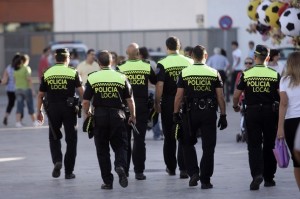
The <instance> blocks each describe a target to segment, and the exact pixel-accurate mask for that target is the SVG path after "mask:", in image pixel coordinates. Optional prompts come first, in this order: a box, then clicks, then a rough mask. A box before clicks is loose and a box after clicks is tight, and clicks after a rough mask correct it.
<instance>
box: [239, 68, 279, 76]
mask: <svg viewBox="0 0 300 199" xmlns="http://www.w3.org/2000/svg"><path fill="white" fill-rule="evenodd" d="M252 77H265V78H275V79H277V72H276V71H274V70H272V69H269V68H268V67H253V68H251V69H249V70H247V71H245V72H244V79H247V78H252Z"/></svg>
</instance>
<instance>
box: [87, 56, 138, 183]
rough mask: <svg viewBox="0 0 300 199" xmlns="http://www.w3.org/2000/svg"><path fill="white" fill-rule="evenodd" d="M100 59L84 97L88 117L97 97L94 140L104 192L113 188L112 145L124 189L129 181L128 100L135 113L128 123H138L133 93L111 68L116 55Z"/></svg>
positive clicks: (120, 75)
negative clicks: (127, 165)
mask: <svg viewBox="0 0 300 199" xmlns="http://www.w3.org/2000/svg"><path fill="white" fill-rule="evenodd" d="M98 60H99V65H100V67H101V70H100V71H97V72H93V73H91V74H90V75H89V76H88V79H87V83H86V90H85V92H84V95H83V109H84V111H85V112H86V113H87V114H88V110H89V108H90V101H91V99H92V98H93V102H92V103H93V107H95V108H94V121H95V127H94V131H93V133H94V141H95V146H96V150H97V157H98V162H99V166H100V170H101V177H102V179H103V182H104V184H103V185H102V186H101V189H112V188H113V179H114V178H113V175H112V173H111V161H110V152H109V144H110V145H111V147H112V149H113V151H114V152H115V171H116V173H117V174H118V176H119V183H120V185H121V186H122V187H127V186H128V180H127V177H126V173H125V170H124V168H126V164H127V163H126V162H127V160H126V157H127V154H126V147H127V133H126V127H125V123H124V121H125V118H126V117H125V113H124V101H125V100H126V102H127V105H128V107H129V110H130V114H131V115H130V117H129V119H128V122H129V123H131V122H133V123H135V122H136V121H135V104H134V100H133V97H132V90H131V86H130V84H129V82H128V81H127V79H126V77H125V75H124V74H121V73H120V72H117V71H115V70H113V69H112V68H111V63H112V56H111V54H110V53H109V52H108V51H106V50H105V51H101V52H100V53H99V54H98Z"/></svg>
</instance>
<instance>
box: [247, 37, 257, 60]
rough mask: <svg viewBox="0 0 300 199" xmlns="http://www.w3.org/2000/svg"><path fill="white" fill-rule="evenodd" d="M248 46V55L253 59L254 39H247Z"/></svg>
mask: <svg viewBox="0 0 300 199" xmlns="http://www.w3.org/2000/svg"><path fill="white" fill-rule="evenodd" d="M248 47H249V52H248V57H250V58H251V59H254V51H255V49H254V47H255V45H254V41H249V42H248Z"/></svg>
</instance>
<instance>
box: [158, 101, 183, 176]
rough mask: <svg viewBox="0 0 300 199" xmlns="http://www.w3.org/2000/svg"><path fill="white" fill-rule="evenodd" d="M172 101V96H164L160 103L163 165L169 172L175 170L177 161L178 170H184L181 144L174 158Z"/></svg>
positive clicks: (174, 140)
mask: <svg viewBox="0 0 300 199" xmlns="http://www.w3.org/2000/svg"><path fill="white" fill-rule="evenodd" d="M174 99H175V97H173V96H167V97H165V96H164V97H163V99H162V102H161V123H162V130H163V134H164V146H163V155H164V161H165V164H166V166H167V168H168V169H169V170H170V171H171V172H173V171H175V170H176V167H177V160H178V167H179V170H180V171H183V170H186V167H185V163H184V158H183V148H182V144H181V142H179V143H178V150H177V158H176V149H177V143H176V139H175V124H174V122H173V111H174Z"/></svg>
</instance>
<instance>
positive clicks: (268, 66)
mask: <svg viewBox="0 0 300 199" xmlns="http://www.w3.org/2000/svg"><path fill="white" fill-rule="evenodd" d="M267 68H268V69H270V70H272V71H275V72H277V71H276V70H275V69H274V68H271V67H269V66H267Z"/></svg>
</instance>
